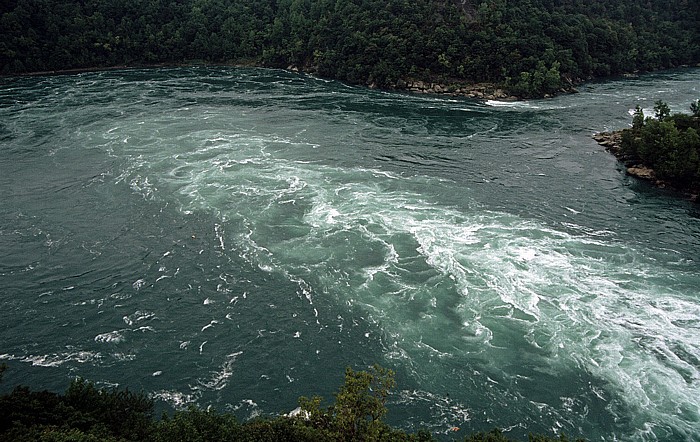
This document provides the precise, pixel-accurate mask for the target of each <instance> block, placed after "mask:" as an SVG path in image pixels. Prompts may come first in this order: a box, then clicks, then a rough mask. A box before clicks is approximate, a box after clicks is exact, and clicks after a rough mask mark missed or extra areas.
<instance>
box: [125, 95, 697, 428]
mask: <svg viewBox="0 0 700 442" xmlns="http://www.w3.org/2000/svg"><path fill="white" fill-rule="evenodd" d="M538 103H539V102H538ZM487 105H490V106H503V107H505V106H508V107H522V108H528V107H531V106H533V105H532V104H529V103H524V104H519V103H516V104H513V103H507V104H506V103H497V102H487ZM538 105H539V104H538ZM547 105H549V104H547ZM205 137H206V138H205ZM203 140H204V141H203ZM206 140H209V142H210V143H212V144H210V145H207V144H206ZM280 144H292V143H291V142H290V141H289V140H280V139H276V138H274V137H272V138H265V137H260V136H247V135H246V134H236V135H227V134H224V135H221V136H219V135H217V136H216V137H212V136H211V134H206V131H204V132H202V133H201V134H196V133H191V134H188V135H187V136H186V138H185V139H183V140H182V146H176V147H175V150H176V151H175V152H163V153H152V155H151V156H149V158H148V159H147V160H146V159H145V158H142V157H141V156H140V155H141V152H138V153H132V154H131V155H132V160H133V161H132V166H130V167H131V169H129V170H128V171H127V172H125V174H122V176H119V177H117V182H119V181H123V182H125V183H130V184H131V185H132V189H133V191H134V192H136V193H137V194H140V195H143V196H144V197H146V196H148V197H151V196H155V195H157V194H158V192H161V191H162V189H163V188H164V186H166V185H167V186H169V188H168V189H169V190H168V191H169V192H172V193H171V194H168V195H167V197H168V198H175V199H176V200H177V202H178V203H179V205H180V207H182V211H183V213H194V212H195V211H200V210H201V211H205V212H207V213H213V214H215V215H216V216H217V217H218V218H219V220H220V222H219V223H217V224H215V227H214V233H215V237H216V247H217V249H218V250H219V251H221V252H222V253H228V252H230V253H237V254H238V255H239V256H240V257H241V258H243V259H245V260H246V261H248V262H250V263H251V264H253V265H255V266H256V267H257V268H259V269H261V270H262V271H265V272H270V273H276V274H280V275H282V276H284V277H285V278H287V279H288V280H289V281H292V282H294V283H296V284H297V285H298V287H299V289H298V292H299V296H300V297H302V298H305V299H307V300H308V302H309V305H310V306H311V305H312V301H313V298H314V297H318V296H326V297H329V298H330V299H336V300H338V301H339V305H347V306H349V308H358V309H360V310H362V311H364V312H365V316H364V317H365V319H366V321H367V322H368V323H370V324H372V325H376V326H377V327H378V328H379V329H380V330H381V334H382V337H381V338H380V340H381V341H382V344H383V345H384V346H385V349H386V357H387V358H388V359H390V360H392V361H400V362H401V363H403V364H406V367H409V371H410V372H411V373H413V374H414V375H415V376H419V377H421V376H423V375H424V371H425V369H424V368H422V367H420V366H419V365H418V364H417V363H416V361H419V360H421V358H425V359H426V360H427V359H430V360H432V361H441V360H442V361H446V360H455V359H457V360H460V361H463V363H464V364H467V363H471V362H470V361H471V360H472V359H471V358H472V356H473V355H480V356H482V357H483V358H485V359H486V361H487V362H484V364H486V366H487V367H488V368H489V370H490V372H489V375H490V376H491V377H490V378H489V377H488V376H486V375H483V379H484V382H487V383H489V381H488V379H492V380H494V381H496V382H498V383H500V384H503V385H506V384H508V383H509V382H512V381H513V379H526V378H528V377H530V376H534V375H533V374H532V373H531V372H527V371H525V370H526V368H527V367H523V366H522V364H520V363H519V360H518V358H519V357H520V356H521V355H522V354H523V353H524V354H526V355H527V357H528V358H530V359H529V364H530V366H532V365H534V366H536V367H538V370H539V371H540V372H541V373H564V372H572V371H573V372H582V373H587V374H589V375H591V376H592V377H593V378H594V380H595V385H592V386H591V389H592V390H593V389H597V388H604V389H605V393H606V394H607V395H608V396H606V397H611V399H610V407H609V412H610V413H611V414H613V415H619V416H623V415H624V416H627V415H631V416H634V418H633V421H632V423H631V424H630V425H631V427H638V428H643V427H644V425H646V424H647V423H648V424H649V425H648V427H649V432H650V433H649V434H650V435H649V436H648V437H649V438H650V439H653V438H657V439H659V438H662V433H661V432H660V430H659V429H658V428H656V427H655V426H654V423H657V422H664V423H665V424H666V425H669V426H670V427H672V428H673V431H675V432H677V433H678V434H684V435H690V434H693V431H696V428H695V426H696V425H697V422H698V421H699V420H700V409H699V408H698V407H699V404H700V402H699V400H698V399H697V398H700V381H698V379H700V364H699V363H698V361H700V342H698V339H697V331H698V330H697V326H695V327H693V326H692V325H689V324H690V322H689V321H692V320H694V319H693V318H695V320H696V319H697V318H698V317H700V304H699V303H698V302H697V299H695V298H693V297H692V296H690V295H692V294H693V293H694V292H691V291H690V289H689V288H688V287H690V286H692V284H693V283H685V285H682V284H681V285H680V286H679V284H678V282H677V281H674V278H675V277H674V276H673V275H671V274H664V273H663V270H662V267H659V266H658V265H657V263H655V262H653V261H654V260H653V259H651V258H648V257H646V256H645V254H644V251H640V250H634V249H632V248H630V247H628V246H626V245H625V244H621V243H619V242H617V241H616V240H615V235H614V234H613V233H612V232H608V231H593V230H592V229H588V228H587V227H585V226H580V225H579V224H580V223H582V222H579V224H573V223H571V224H570V225H568V226H563V227H564V228H565V229H566V230H565V231H559V230H556V229H553V228H551V227H550V226H545V225H543V224H541V223H538V222H535V221H531V220H527V219H523V218H520V217H517V216H514V215H510V214H506V213H498V212H491V211H488V210H485V209H484V208H482V207H479V206H478V205H476V204H474V203H470V202H469V201H466V203H465V204H464V206H463V207H460V208H454V207H447V206H442V205H440V204H439V203H431V202H429V201H430V197H429V196H428V195H426V194H424V193H423V192H425V189H426V188H427V189H429V188H430V187H431V186H434V187H438V188H439V187H441V186H442V187H443V188H445V187H446V186H449V184H448V183H443V182H441V181H440V180H433V179H429V178H424V177H402V176H400V175H396V174H394V173H391V172H384V171H377V170H372V169H361V168H335V167H328V166H324V165H322V164H313V163H308V162H299V161H290V160H286V159H284V158H283V157H281V156H279V155H275V154H273V153H271V150H272V149H273V146H278V145H280ZM198 146H199V147H198ZM158 171H169V172H172V173H171V174H170V175H169V176H168V177H163V178H162V182H161V181H157V180H156V178H153V179H151V178H149V179H148V180H147V179H146V177H155V176H157V172H158ZM166 175H167V174H166ZM183 176H185V177H186V179H184V178H182V177H183ZM443 190H445V193H449V189H443ZM466 199H467V197H466V196H465V200H466ZM566 209H567V210H568V211H569V212H570V213H571V214H572V215H579V214H581V212H579V211H577V210H575V209H571V208H568V207H567V208H566ZM577 221H578V217H577ZM694 280H695V282H697V278H694ZM137 283H138V284H137ZM144 284H145V281H144V280H138V281H136V282H135V283H134V289H136V290H138V289H140V288H141V287H142V286H143V285H144ZM679 287H680V288H679ZM309 308H313V309H314V314H315V316H318V310H316V309H315V307H309ZM126 318H127V317H125V322H127V319H126ZM128 319H129V321H131V323H133V321H134V318H131V317H128ZM127 324H129V325H131V324H130V323H129V322H127ZM210 325H212V324H210ZM207 327H208V326H205V327H204V328H207ZM202 330H204V329H202ZM204 344H206V341H204V342H203V343H202V344H201V345H200V347H199V350H200V353H202V352H203V347H204ZM431 358H432V359H431ZM489 358H490V359H489ZM233 361H235V357H234V358H233ZM233 361H229V362H225V363H224V364H223V365H222V367H221V369H220V370H219V371H217V372H215V373H212V376H211V377H210V378H208V379H204V380H200V385H201V387H202V388H205V389H212V390H218V389H221V388H224V387H225V386H226V385H227V383H228V379H229V377H230V375H231V373H232V366H233ZM435 363H436V364H438V365H437V366H436V367H433V368H431V371H435V372H439V371H440V369H441V365H440V364H441V363H440V362H435ZM444 364H446V363H444ZM498 367H508V368H506V369H500V368H498ZM509 370H510V371H509ZM494 385H498V384H494ZM601 386H603V387H601ZM502 388H504V389H505V388H507V387H502ZM504 394H505V393H504ZM551 400H552V401H555V402H556V403H557V405H556V407H555V406H554V404H553V402H549V403H547V404H546V405H547V406H548V407H553V408H552V409H551V410H550V411H551V413H552V414H553V415H556V416H555V417H554V418H553V420H554V421H556V422H559V423H561V422H564V419H563V418H562V416H564V414H566V413H565V412H566V411H567V406H566V401H563V402H562V401H561V400H560V396H558V395H556V394H554V395H553V399H551ZM557 407H558V408H557ZM628 410H631V413H628V412H627V411H628ZM523 413H525V414H527V412H525V411H524V412H523ZM624 436H625V437H626V436H630V435H624ZM631 437H636V438H638V439H639V438H642V436H639V435H632V436H631ZM645 437H646V436H645Z"/></svg>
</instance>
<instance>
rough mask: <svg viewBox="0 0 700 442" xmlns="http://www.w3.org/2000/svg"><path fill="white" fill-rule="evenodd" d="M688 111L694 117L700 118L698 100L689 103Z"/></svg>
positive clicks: (699, 101) (699, 103)
mask: <svg viewBox="0 0 700 442" xmlns="http://www.w3.org/2000/svg"><path fill="white" fill-rule="evenodd" d="M690 111H691V112H692V113H693V116H694V117H696V118H697V117H700V100H695V101H694V102H692V103H690Z"/></svg>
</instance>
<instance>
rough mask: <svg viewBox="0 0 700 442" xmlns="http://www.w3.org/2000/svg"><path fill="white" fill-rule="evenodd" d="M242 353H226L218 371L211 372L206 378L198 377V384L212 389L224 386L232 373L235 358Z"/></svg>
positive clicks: (206, 388) (215, 389)
mask: <svg viewBox="0 0 700 442" xmlns="http://www.w3.org/2000/svg"><path fill="white" fill-rule="evenodd" d="M242 354H243V352H242V351H239V352H236V353H231V354H229V355H227V356H226V358H225V360H224V362H223V363H222V364H221V366H220V367H219V371H215V372H212V373H211V376H210V377H209V378H208V379H198V380H197V384H198V386H199V387H200V388H202V389H205V390H214V391H219V390H222V389H224V388H226V386H227V385H228V382H229V379H230V378H231V376H232V375H233V367H234V365H235V362H236V359H237V358H238V357H239V356H240V355H242ZM195 388H197V387H195Z"/></svg>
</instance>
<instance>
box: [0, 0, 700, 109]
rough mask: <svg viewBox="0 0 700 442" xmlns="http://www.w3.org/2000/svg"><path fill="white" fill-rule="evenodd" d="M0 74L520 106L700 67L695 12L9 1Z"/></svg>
mask: <svg viewBox="0 0 700 442" xmlns="http://www.w3.org/2000/svg"><path fill="white" fill-rule="evenodd" d="M0 8H1V9H0V13H1V14H2V18H1V19H0V35H2V38H1V39H0V73H3V74H16V73H26V72H36V71H52V70H65V69H76V68H77V69H80V68H97V67H107V66H119V65H129V66H133V65H146V64H158V63H192V62H195V63H196V62H206V63H237V64H255V65H262V66H270V67H283V68H284V67H288V66H290V65H291V66H297V67H298V68H299V69H301V70H304V71H308V72H314V73H316V74H317V75H320V76H324V77H328V78H335V79H339V80H343V81H346V82H349V83H356V84H366V85H376V86H379V87H389V88H391V87H402V85H404V82H405V81H406V80H411V79H414V80H423V81H439V82H442V83H454V82H470V83H477V82H491V83H495V84H498V85H501V86H504V87H506V88H507V89H508V90H509V91H510V92H511V93H514V94H516V95H521V96H540V95H543V94H546V93H554V92H557V91H558V90H560V89H561V88H562V87H566V86H568V85H570V84H572V83H576V82H577V81H580V80H584V79H590V78H594V77H604V76H609V75H616V74H621V73H626V72H633V71H637V70H655V69H662V68H669V67H674V66H679V65H684V64H696V63H698V62H700V1H699V0H626V1H621V0H585V1H584V0H490V1H482V2H479V1H478V0H178V1H165V0H4V1H3V2H2V6H1V7H0Z"/></svg>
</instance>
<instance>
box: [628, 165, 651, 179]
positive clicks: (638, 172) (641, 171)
mask: <svg viewBox="0 0 700 442" xmlns="http://www.w3.org/2000/svg"><path fill="white" fill-rule="evenodd" d="M627 174H628V175H632V176H634V177H637V178H641V179H643V180H650V181H652V180H654V181H655V180H656V174H655V173H654V170H652V169H650V168H649V167H646V166H643V165H637V166H632V167H628V168H627Z"/></svg>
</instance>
